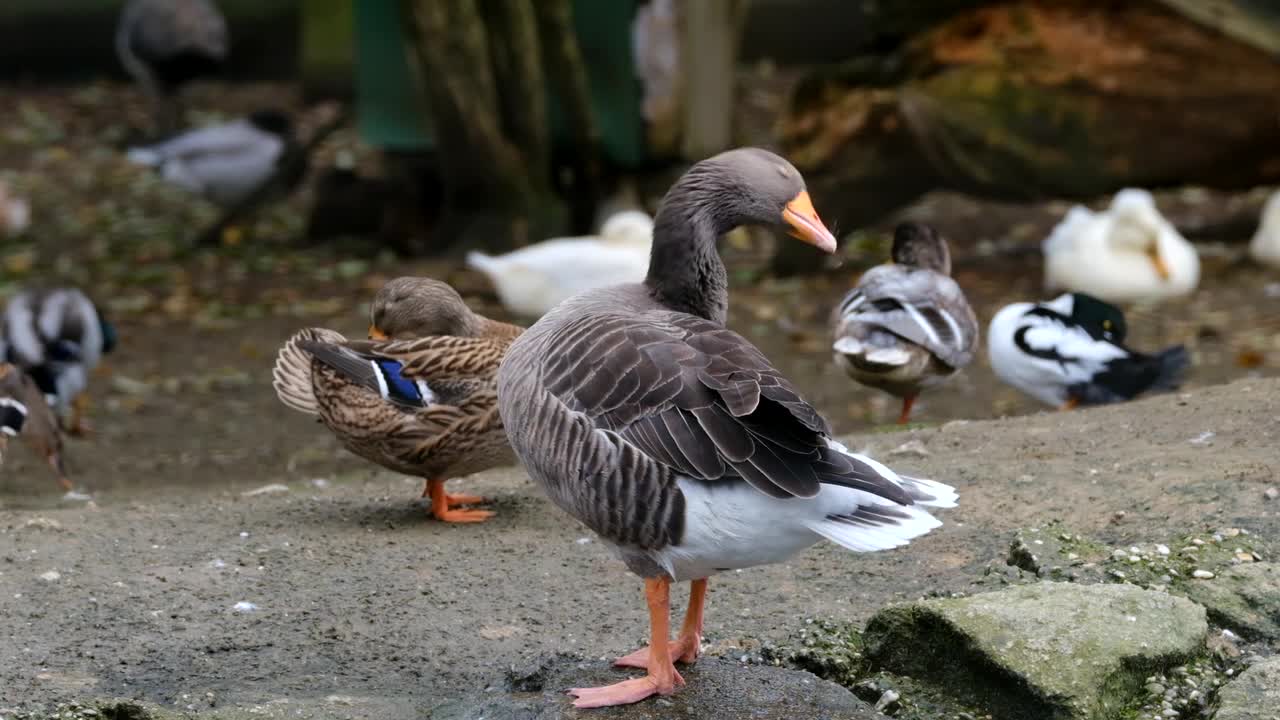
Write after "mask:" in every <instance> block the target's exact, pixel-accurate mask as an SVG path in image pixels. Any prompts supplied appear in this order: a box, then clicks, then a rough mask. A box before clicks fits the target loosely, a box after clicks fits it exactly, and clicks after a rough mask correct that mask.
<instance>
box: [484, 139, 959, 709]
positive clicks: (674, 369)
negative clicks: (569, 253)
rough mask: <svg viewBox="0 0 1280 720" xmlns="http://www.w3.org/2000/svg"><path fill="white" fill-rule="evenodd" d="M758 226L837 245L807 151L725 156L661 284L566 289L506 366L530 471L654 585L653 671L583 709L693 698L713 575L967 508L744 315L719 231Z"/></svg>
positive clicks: (703, 187) (653, 280) (661, 257)
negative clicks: (830, 421)
mask: <svg viewBox="0 0 1280 720" xmlns="http://www.w3.org/2000/svg"><path fill="white" fill-rule="evenodd" d="M745 224H753V225H764V226H771V227H782V228H787V229H788V230H789V232H790V233H791V234H793V235H795V236H796V237H798V238H800V239H801V240H804V241H805V242H808V243H811V244H813V245H815V246H817V247H819V248H821V249H822V250H825V251H826V252H828V253H830V252H834V251H835V248H836V241H835V238H834V237H832V235H831V233H830V232H829V231H828V230H827V229H826V227H825V226H824V225H823V224H822V222H821V221H820V220H819V219H818V215H817V213H816V212H814V209H813V205H812V203H811V202H810V200H809V195H808V193H807V192H806V190H805V185H804V180H803V179H802V178H801V176H800V173H799V172H798V171H797V170H796V169H795V168H794V167H792V166H791V164H790V163H788V162H787V161H786V160H783V159H782V158H780V157H778V156H777V155H774V154H773V153H770V152H767V151H764V150H759V149H755V148H746V149H740V150H733V151H729V152H726V153H722V154H720V155H717V156H715V157H712V158H710V159H707V160H704V161H702V162H700V163H698V164H697V165H694V166H693V168H691V169H690V170H689V171H688V172H687V173H685V175H684V176H683V177H681V178H680V180H679V181H678V182H677V183H676V184H675V186H674V187H672V188H671V190H670V191H669V192H668V193H667V196H666V198H665V199H664V200H663V202H662V206H661V208H660V209H659V211H658V215H657V218H656V221H655V229H654V236H653V254H652V258H651V261H650V264H649V271H648V276H647V277H646V278H645V280H644V282H643V283H635V284H627V285H615V286H612V287H607V288H600V289H596V290H589V291H586V292H583V293H582V294H579V295H577V296H575V297H573V298H570V299H568V300H566V301H564V302H563V303H561V304H560V305H558V306H557V307H556V308H554V309H553V310H551V312H549V313H548V314H546V315H545V316H543V317H542V319H541V320H539V321H538V322H537V323H536V324H534V325H533V326H532V327H530V328H529V329H528V330H526V331H525V332H524V334H523V335H521V336H520V337H519V338H518V339H516V341H515V342H514V343H512V345H511V349H510V350H509V351H508V352H507V356H506V359H504V360H503V361H502V366H501V367H500V368H499V370H498V406H499V409H500V410H501V413H502V420H503V423H504V425H505V426H506V428H507V434H508V436H509V437H510V438H511V444H512V447H513V449H514V450H515V453H516V455H517V456H518V457H519V458H520V460H521V461H522V462H523V463H524V465H525V467H526V468H527V469H528V470H529V474H530V475H531V476H532V477H533V479H534V480H535V481H536V482H537V483H538V484H539V485H541V486H542V488H543V489H544V490H545V491H546V492H547V494H548V495H549V496H550V497H551V499H552V500H553V501H554V502H555V503H556V504H557V505H558V506H560V508H561V509H563V510H565V511H566V512H568V513H570V514H571V515H573V516H574V517H576V518H577V519H578V520H580V521H581V522H582V523H583V524H585V525H586V526H587V527H589V528H590V529H591V530H593V531H595V532H596V533H598V534H599V535H600V536H601V537H602V538H604V539H605V540H606V541H607V542H608V543H610V544H611V545H613V546H614V548H615V549H616V550H617V551H618V553H619V555H620V557H621V558H622V559H623V561H624V562H625V563H626V565H627V567H628V568H629V569H630V570H631V571H632V572H634V573H636V574H637V575H640V576H641V577H643V578H644V581H645V591H646V598H647V600H648V604H649V618H650V645H649V647H648V648H644V649H642V650H639V651H637V652H635V653H633V654H631V655H628V656H626V657H623V658H620V659H619V660H618V661H617V662H616V664H618V665H624V666H632V667H642V668H646V669H647V670H648V674H647V675H646V676H645V677H643V678H636V679H633V680H626V681H623V682H620V683H616V684H614V685H610V686H607V687H602V688H579V689H574V690H572V691H571V693H572V694H574V695H576V696H577V701H576V702H575V703H574V704H575V705H576V706H579V707H598V706H603V705H619V704H624V703H631V702H636V701H638V700H641V699H643V698H645V697H648V696H650V695H654V694H661V695H666V694H670V693H672V692H674V691H675V689H676V687H677V685H679V684H682V683H683V680H682V679H681V678H680V675H679V674H678V673H677V672H676V670H675V667H674V665H673V664H672V662H673V660H679V661H681V662H693V661H694V660H696V659H697V657H698V654H699V644H700V642H701V635H702V614H703V604H704V600H705V594H706V587H707V577H708V576H710V575H712V574H715V573H717V572H722V571H725V570H732V569H738V568H746V567H751V566H754V565H761V564H766V563H776V562H782V561H784V560H786V559H787V558H789V557H791V556H792V555H794V554H795V553H797V552H799V551H801V550H802V549H804V548H806V547H808V546H810V545H812V544H814V543H816V542H818V541H820V540H821V539H823V538H826V539H828V540H830V541H832V542H835V543H837V544H839V545H842V546H844V547H846V548H848V549H851V550H857V551H871V550H881V549H886V548H891V547H898V546H901V545H905V544H906V543H907V542H909V541H910V540H911V539H912V538H914V537H917V536H919V535H922V534H924V533H926V532H928V531H929V530H931V529H933V528H935V527H937V526H938V525H939V524H940V523H939V521H938V520H937V519H935V518H934V517H933V516H932V515H930V514H929V513H928V512H927V510H926V508H927V507H950V506H951V505H953V504H954V502H955V498H956V495H955V491H954V490H953V489H952V488H950V487H947V486H945V485H942V484H940V483H935V482H932V481H928V480H919V479H915V478H909V477H906V476H900V475H898V474H896V473H894V472H893V471H892V470H890V469H888V468H887V467H885V466H884V465H881V464H880V463H878V462H876V461H875V460H872V459H871V458H867V457H863V456H860V455H855V454H853V453H850V452H849V451H848V450H846V449H845V448H844V447H843V446H841V445H840V444H839V443H837V442H835V441H834V440H833V439H832V438H831V430H830V427H829V426H828V425H827V422H826V420H824V419H823V418H822V416H821V415H819V414H818V411H817V410H815V409H814V408H813V406H812V405H810V404H809V403H808V402H806V401H805V400H804V399H803V398H801V397H800V395H799V393H798V392H797V390H796V388H795V387H794V386H793V385H792V384H791V382H790V381H789V380H787V378H786V377H785V376H783V374H782V373H781V372H780V371H779V370H778V369H777V368H775V367H774V366H773V365H772V364H771V363H770V362H769V360H768V358H766V357H765V356H764V354H763V353H761V352H760V350H758V349H757V348H756V347H755V346H754V345H752V344H751V343H750V342H749V341H748V340H747V339H746V338H744V337H742V336H741V335H739V334H737V333H735V332H733V331H732V330H729V329H728V328H726V327H725V325H724V323H725V317H726V314H727V310H728V301H729V296H728V283H727V277H726V273H725V267H724V263H723V262H722V261H721V259H720V255H719V253H718V252H717V250H716V239H717V238H718V237H719V236H721V235H723V234H724V233H726V232H729V231H730V230H733V229H734V228H736V227H738V226H739V225H745ZM684 580H690V581H692V585H691V591H690V601H689V609H688V612H687V613H686V615H685V620H684V625H683V627H682V628H681V630H680V633H679V636H678V637H677V639H676V640H674V641H669V636H668V623H669V617H668V616H669V595H670V584H671V582H673V581H684Z"/></svg>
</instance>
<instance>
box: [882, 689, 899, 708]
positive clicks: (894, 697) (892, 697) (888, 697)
mask: <svg viewBox="0 0 1280 720" xmlns="http://www.w3.org/2000/svg"><path fill="white" fill-rule="evenodd" d="M899 697H901V696H900V695H899V694H898V692H897V691H896V690H885V691H884V693H883V694H881V695H880V699H879V700H877V701H876V710H877V711H882V710H884V709H886V708H888V707H889V706H891V705H893V704H894V703H896V702H898V698H899Z"/></svg>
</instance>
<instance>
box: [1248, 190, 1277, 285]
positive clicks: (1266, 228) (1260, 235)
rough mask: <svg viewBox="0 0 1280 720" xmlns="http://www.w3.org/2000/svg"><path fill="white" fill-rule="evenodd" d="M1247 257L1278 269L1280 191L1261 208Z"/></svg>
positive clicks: (1272, 195)
mask: <svg viewBox="0 0 1280 720" xmlns="http://www.w3.org/2000/svg"><path fill="white" fill-rule="evenodd" d="M1249 255H1251V256H1252V257H1253V259H1254V260H1256V261H1258V262H1260V263H1262V264H1263V265H1270V266H1271V267H1275V268H1280V191H1277V192H1274V193H1272V194H1271V197H1269V198H1267V204H1266V205H1264V206H1263V207H1262V219H1261V220H1260V221H1259V222H1258V231H1257V232H1255V233H1254V234H1253V242H1251V243H1249Z"/></svg>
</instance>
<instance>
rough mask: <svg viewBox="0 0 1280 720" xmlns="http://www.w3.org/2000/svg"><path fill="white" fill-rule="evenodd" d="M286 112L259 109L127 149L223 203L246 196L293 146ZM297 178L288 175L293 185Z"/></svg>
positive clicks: (134, 157)
mask: <svg viewBox="0 0 1280 720" xmlns="http://www.w3.org/2000/svg"><path fill="white" fill-rule="evenodd" d="M293 142H294V140H293V122H292V121H291V120H290V118H289V116H288V115H285V114H284V113H282V112H277V111H274V110H260V111H258V112H255V113H253V114H251V115H249V116H248V117H246V118H243V119H240V120H234V121H232V122H228V123H222V124H218V125H209V126H207V127H202V128H197V129H195V130H188V131H187V132H184V133H182V134H181V135H178V136H177V137H174V138H171V139H169V140H166V141H164V142H160V143H156V144H154V145H148V146H146V147H139V148H132V149H130V150H129V160H131V161H132V162H134V163H136V164H138V165H146V166H148V167H153V168H155V169H156V170H157V171H158V172H159V173H160V176H161V177H162V178H164V179H165V180H166V181H168V182H170V183H173V184H174V185H177V186H178V187H180V188H182V189H184V190H187V191H188V192H192V193H195V194H197V195H203V196H204V198H205V199H206V200H209V201H210V202H212V203H215V204H217V205H220V206H223V207H230V206H232V205H235V204H236V203H238V202H240V201H241V200H243V199H245V198H246V197H247V196H248V195H250V194H251V193H253V191H254V190H256V189H257V188H258V187H260V186H261V185H262V184H263V183H264V182H266V181H267V180H268V179H270V177H271V175H272V173H274V172H275V170H276V164H277V163H278V162H279V161H280V160H281V159H282V158H283V157H284V155H285V152H286V151H287V150H289V149H290V148H291V147H292V146H293ZM297 179H301V178H300V177H299V178H290V179H289V184H293V182H294V181H295V180H297Z"/></svg>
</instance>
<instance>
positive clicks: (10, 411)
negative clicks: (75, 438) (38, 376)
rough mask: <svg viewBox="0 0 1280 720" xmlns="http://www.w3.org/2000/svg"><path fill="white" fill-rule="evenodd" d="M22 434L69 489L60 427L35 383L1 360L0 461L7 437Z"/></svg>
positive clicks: (6, 446)
mask: <svg viewBox="0 0 1280 720" xmlns="http://www.w3.org/2000/svg"><path fill="white" fill-rule="evenodd" d="M19 436H21V437H22V439H23V440H25V441H26V442H27V444H28V445H29V446H30V447H31V449H32V450H35V451H36V453H37V454H38V455H40V457H42V458H44V459H45V461H46V462H48V463H49V467H51V468H53V472H54V473H55V474H56V475H57V478H58V484H59V485H61V486H62V489H63V490H67V491H70V490H71V487H72V486H71V481H70V480H69V479H67V469H66V467H65V466H64V465H63V462H62V429H61V428H60V427H58V420H57V418H56V417H54V415H53V411H52V410H51V409H50V408H49V405H48V404H47V403H46V402H45V397H44V393H43V392H41V391H40V388H39V386H37V385H36V382H35V381H34V380H32V379H31V376H30V375H27V374H26V373H25V372H23V371H22V368H19V367H18V366H16V365H13V364H12V363H0V460H2V459H3V455H4V451H5V450H6V449H7V448H8V442H9V439H10V438H14V437H19Z"/></svg>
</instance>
